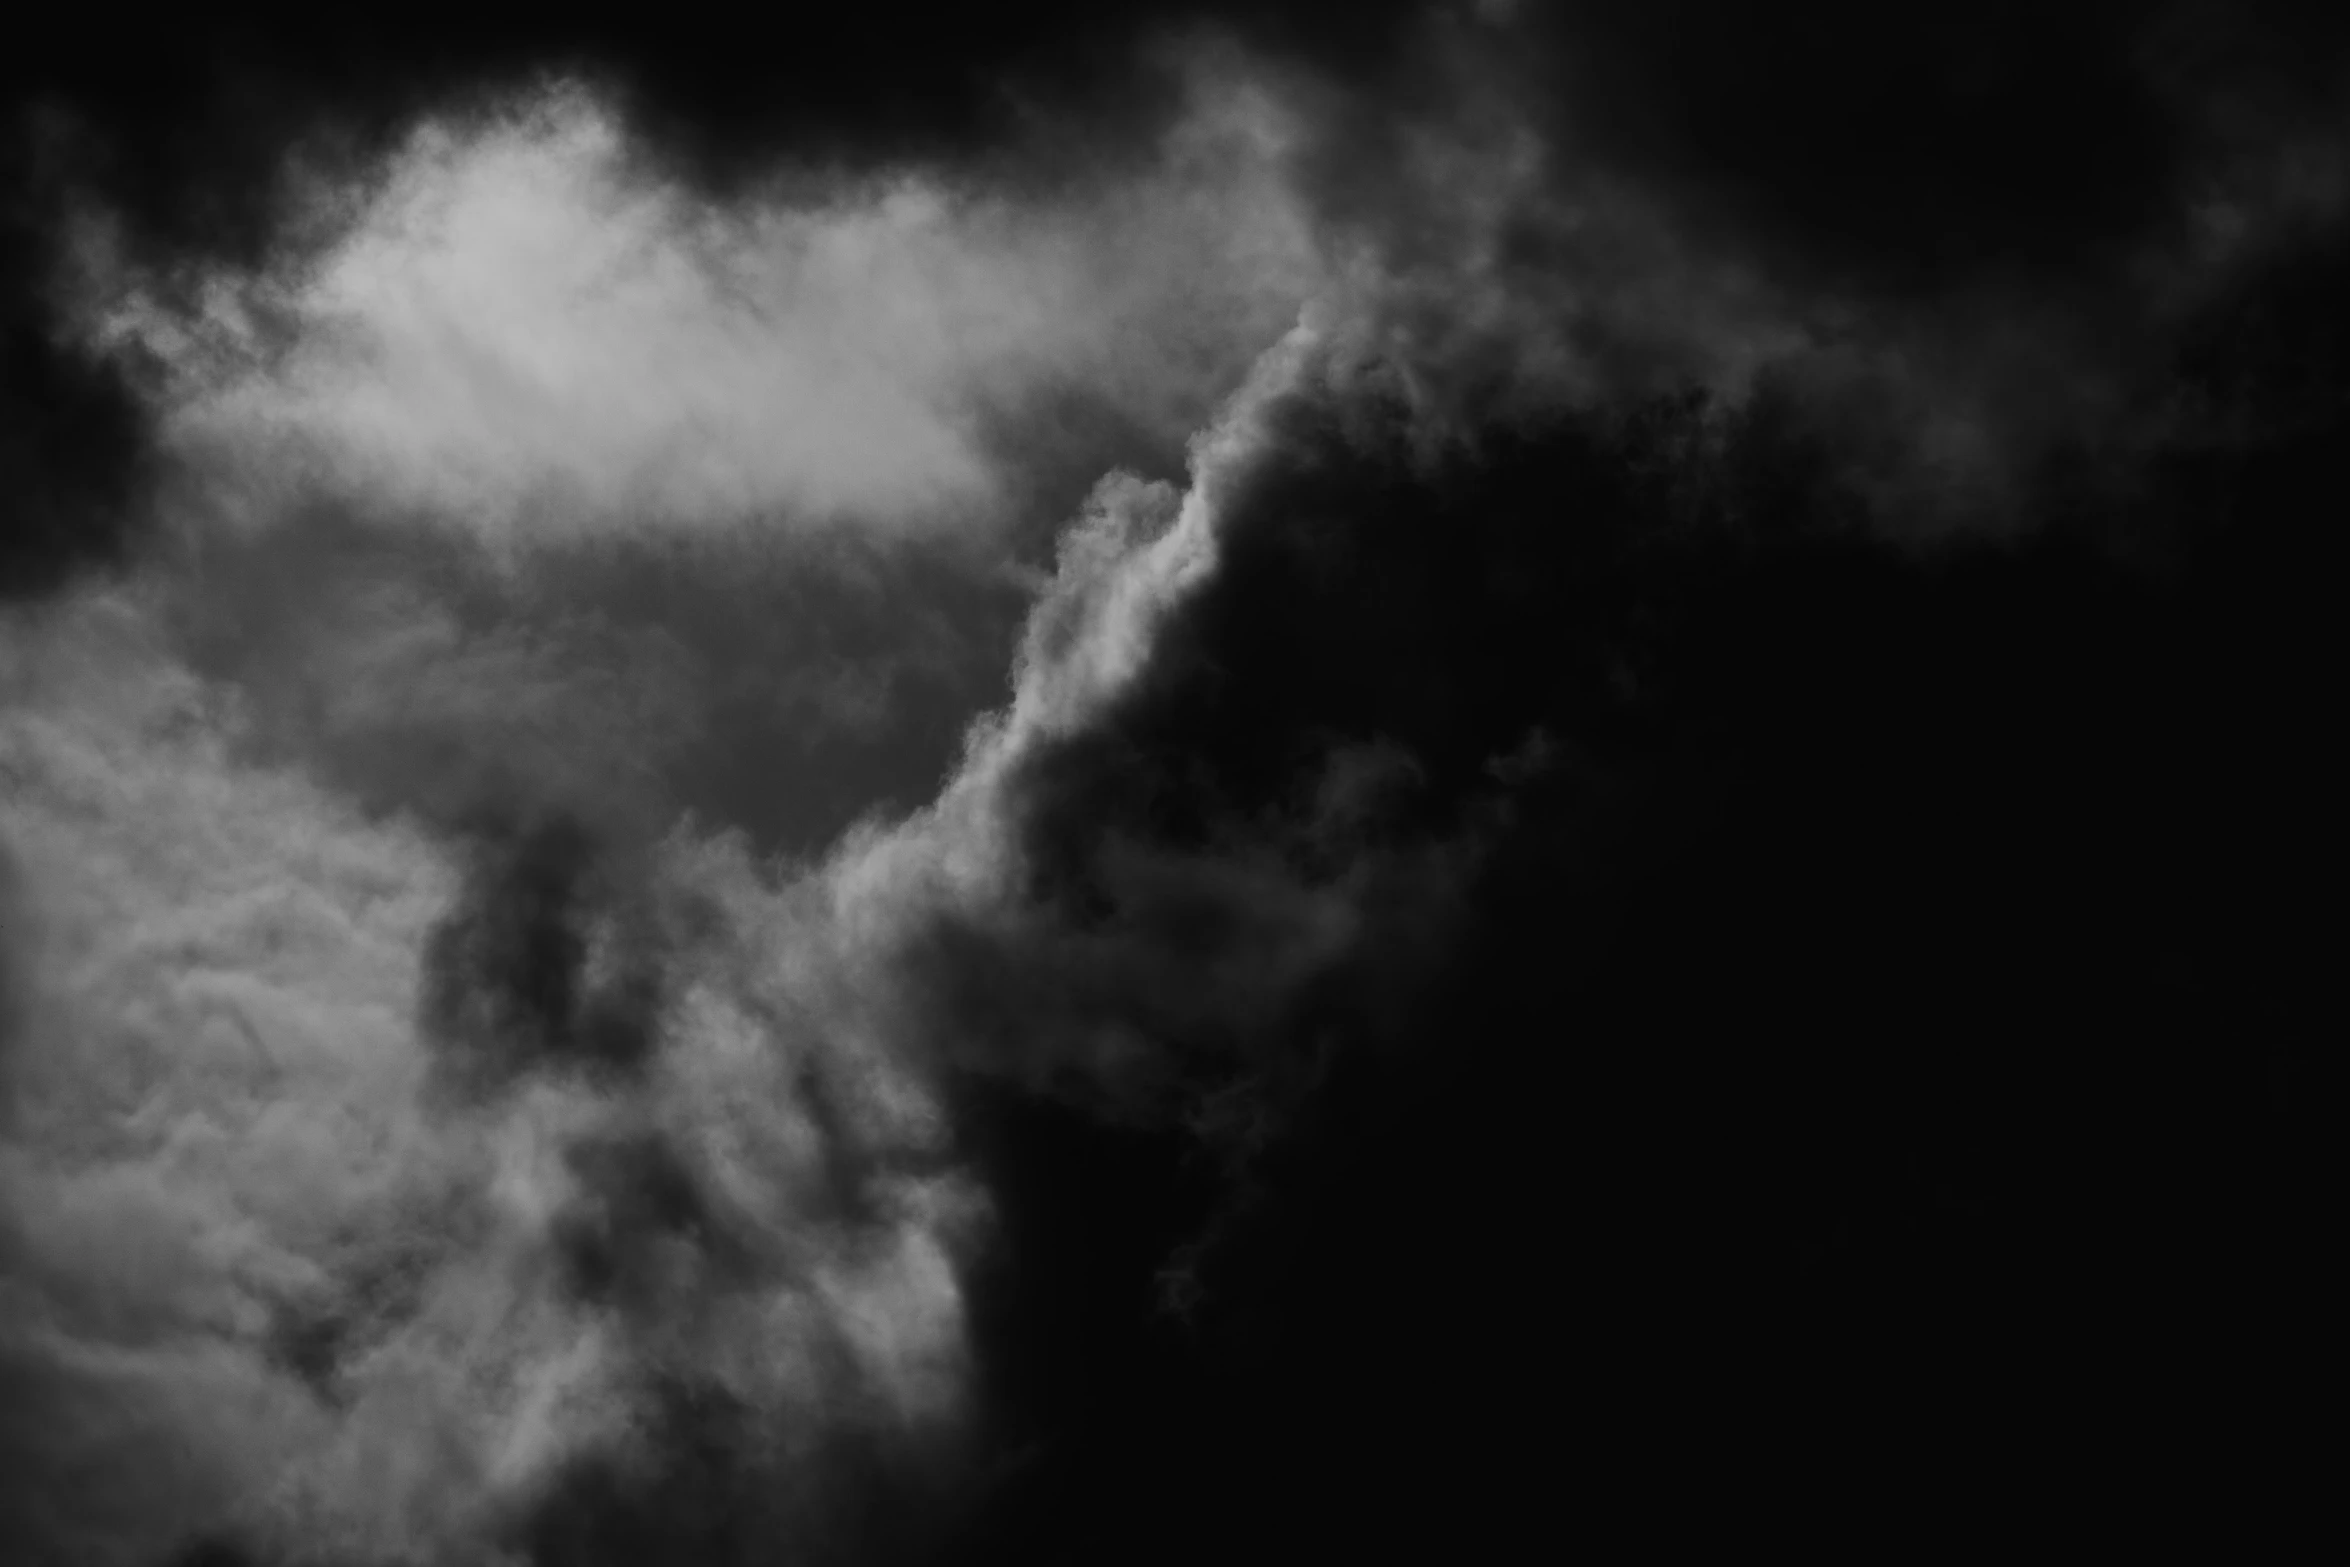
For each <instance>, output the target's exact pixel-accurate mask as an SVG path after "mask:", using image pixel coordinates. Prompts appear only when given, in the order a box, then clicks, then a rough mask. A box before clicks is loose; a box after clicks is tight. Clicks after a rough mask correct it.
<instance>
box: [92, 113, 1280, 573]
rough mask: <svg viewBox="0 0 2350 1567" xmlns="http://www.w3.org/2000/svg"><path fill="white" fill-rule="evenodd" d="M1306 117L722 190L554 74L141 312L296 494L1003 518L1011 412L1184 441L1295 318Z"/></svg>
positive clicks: (488, 505) (967, 523) (686, 520)
mask: <svg viewBox="0 0 2350 1567" xmlns="http://www.w3.org/2000/svg"><path fill="white" fill-rule="evenodd" d="M1281 134H1282V131H1281V124H1280V116H1279V113H1278V112H1277V110H1276V109H1275V107H1274V106H1273V105H1272V104H1271V103H1269V102H1267V101H1264V100H1262V99H1261V98H1252V97H1251V96H1249V95H1248V94H1245V93H1242V94H1224V95H1222V99H1221V101H1217V102H1211V103H1205V104H1203V105H1202V106H1201V108H1200V110H1199V111H1198V112H1197V113H1195V114H1194V115H1192V116H1190V117H1189V118H1187V119H1186V120H1185V121H1184V122H1183V124H1182V125H1181V126H1180V127H1179V129H1178V131H1177V133H1176V134H1175V135H1173V136H1172V137H1171V138H1170V139H1169V141H1168V142H1167V144H1166V145H1165V146H1164V147H1162V148H1161V149H1159V151H1158V153H1157V155H1156V157H1155V158H1154V159H1153V160H1152V162H1151V164H1150V166H1149V167H1147V168H1144V169H1142V170H1140V171H1137V172H1133V173H1129V174H1127V175H1126V176H1125V177H1123V178H1121V179H1118V180H1116V181H1111V180H1109V179H1107V178H1106V171H1091V170H1087V169H1085V168H1083V167H1082V166H1081V167H1079V168H1077V169H1075V170H1073V171H1069V172H1068V173H1066V174H1064V175H1063V176H1062V178H1063V180H1064V181H1065V182H1066V187H1067V188H1064V189H1062V190H1059V191H1054V190H1049V189H1048V190H1040V191H1035V192H1030V193H1023V191H1022V190H1021V189H1019V188H1018V186H1017V185H1016V184H1014V183H1012V182H1010V181H1008V180H999V181H998V182H997V185H998V186H999V187H1000V188H990V185H989V183H988V182H987V181H986V180H984V179H983V178H979V177H973V178H969V179H958V178H956V177H955V176H954V175H952V174H951V173H944V174H933V173H930V172H925V171H920V170H908V171H906V172H904V173H900V174H891V173H887V172H882V173H870V174H858V175H854V176H849V175H827V174H826V173H824V172H823V171H816V172H814V173H812V174H810V175H807V176H803V177H801V178H799V179H796V180H785V179H782V178H780V177H779V178H778V179H777V180H776V181H775V182H774V184H773V186H772V188H771V189H770V188H760V187H754V188H753V189H752V190H750V191H748V192H745V193H743V194H742V195H740V196H738V197H736V198H734V199H732V200H722V199H712V198H709V197H705V196H702V195H699V194H697V193H696V192H694V191H693V190H692V189H690V188H688V187H687V186H685V185H683V184H681V183H679V182H678V181H677V180H676V179H675V178H673V177H671V176H670V175H668V174H667V173H665V172H664V170H663V169H662V168H661V167H660V165H659V163H658V161H657V160H656V159H653V158H651V157H648V156H647V155H646V153H645V151H644V150H643V149H640V148H632V147H631V146H630V145H629V142H628V138H627V135H626V133H625V131H624V129H623V127H622V126H621V125H620V123H619V122H618V121H617V120H616V119H615V117H614V115H613V112H612V111H611V109H610V108H609V107H607V106H606V105H604V104H603V103H601V102H599V101H598V100H596V99H594V98H592V97H590V96H588V95H586V94H585V93H584V92H583V91H579V90H560V89H559V90H551V91H550V92H549V93H548V94H547V95H546V96H544V97H543V98H540V99H537V100H535V101H530V102H526V103H524V104H521V105H518V106H514V107H508V108H503V109H501V110H499V111H498V112H496V113H494V114H486V115H483V116H480V117H478V118H477V119H474V120H471V121H453V122H448V123H441V122H434V123H428V124H426V125H424V126H422V127H420V128H419V129H418V130H417V131H416V132H415V133H414V135H413V136H412V137H411V138H410V140H409V141H408V142H407V143H406V144H405V145H404V146H403V147H402V148H401V149H400V150H399V151H398V152H397V153H396V154H395V155H394V156H393V157H392V158H391V159H390V162H389V165H388V167H387V168H385V169H384V170H383V171H382V172H381V173H380V174H379V175H378V176H376V177H375V179H374V180H373V181H372V182H371V183H370V184H369V185H368V186H367V187H366V188H364V189H363V190H362V191H361V192H360V193H359V194H358V195H356V196H355V197H354V196H350V195H341V194H336V193H333V192H331V191H330V192H329V193H328V194H325V195H322V196H319V197H317V198H314V199H315V200H318V201H329V202H335V203H339V204H341V205H343V206H350V205H353V204H354V203H355V205H356V208H357V210H356V214H355V216H353V217H352V218H351V219H350V220H349V221H348V224H347V228H348V232H346V233H344V234H343V235H342V236H341V237H340V238H339V239H338V240H336V241H335V242H334V243H333V244H332V245H331V246H329V247H328V248H327V249H326V251H325V253H324V254H323V255H318V256H314V257H307V258H304V259H302V260H301V261H300V262H298V263H289V264H288V266H287V267H286V269H285V271H284V272H283V273H282V274H280V273H272V274H264V275H262V276H259V277H252V278H239V277H237V276H234V275H232V274H223V275H221V276H219V277H217V278H215V279H213V280H212V281H211V282H210V283H209V284H208V285H207V286H206V287H204V288H203V289H201V290H200V291H199V293H198V305H197V313H196V314H195V315H194V316H193V318H187V317H182V316H178V315H175V314H170V313H164V312H161V311H160V310H159V309H158V308H157V307H153V306H149V307H146V308H140V307H137V306H132V307H130V308H129V310H128V313H127V314H125V315H122V316H120V317H119V318H118V319H116V320H115V321H114V323H113V324H112V328H111V329H112V330H113V331H115V332H118V333H120V332H127V333H130V334H132V335H134V336H135V337H136V338H137V339H139V340H140V341H141V342H142V343H144V344H145V345H146V346H147V347H149V348H150V350H152V351H159V352H160V353H161V354H162V355H163V356H164V357H165V358H166V360H167V361H169V364H170V372H171V380H170V382H169V393H168V395H169V397H170V399H171V413H170V415H169V420H170V428H171V430H172V432H173V439H174V440H175V442H177V443H178V444H180V445H181V446H183V447H184V448H186V449H189V450H190V451H192V452H194V453H195V454H197V455H198V458H199V460H200V461H206V462H209V463H212V464H220V465H226V466H228V467H230V468H232V469H233V470H235V475H234V476H235V478H236V479H241V480H244V481H246V482H249V483H257V484H259V485H260V486H261V487H262V488H263V491H264V495H265V496H266V493H267V492H268V491H269V490H270V489H273V488H275V487H278V486H281V485H284V484H285V483H287V482H288V476H289V475H296V476H299V475H302V474H305V473H309V474H314V475H316V482H319V483H323V484H324V485H326V486H327V487H328V488H329V490H330V492H331V491H333V490H336V489H340V490H343V491H346V492H355V493H357V494H359V495H362V496H364V497H366V498H367V499H368V501H370V502H371V503H372V504H374V505H377V506H380V507H383V508H385V509H386V510H389V511H392V512H394V513H402V512H406V513H419V514H423V515H426V516H429V517H433V518H437V519H444V520H446V521H447V522H448V523H449V524H450V525H452V526H456V527H461V528H465V529H470V530H476V531H478V532H480V533H482V534H483V535H485V536H486V537H487V538H488V539H489V540H491V541H492V542H493V543H495V544H499V545H505V544H510V543H513V542H517V541H528V540H532V539H551V540H555V541H562V540H564V539H567V538H572V537H576V536H577V535H579V534H580V533H582V532H589V533H593V532H599V531H601V532H611V531H627V530H632V529H642V528H662V527H671V528H687V529H710V528H739V527H743V526H751V527H758V528H769V529H782V530H795V531H810V530H821V529H824V528H828V527H834V526H839V525H842V524H860V525H862V526H864V527H866V528H869V529H880V530H884V531H889V532H902V531H907V530H914V531H935V530H940V529H947V530H953V529H957V528H960V529H965V530H977V531H980V532H985V531H987V530H988V529H990V528H992V527H996V526H1000V525H1001V523H1002V521H1003V517H1002V513H1003V508H1004V505H1005V502H1006V500H1007V490H1008V488H1009V487H1010V481H1011V480H1012V478H1013V477H1014V475H1012V474H1010V473H1008V472H1007V471H1006V470H1005V466H1004V465H1005V462H1006V454H1005V453H1003V451H1002V450H1001V448H1000V441H1001V434H1002V431H1001V426H1002V425H1003V424H1004V423H1005V422H1006V421H1013V422H1015V423H1016V422H1018V421H1020V420H1022V419H1023V417H1024V416H1025V417H1033V415H1032V413H1031V408H1032V405H1034V404H1035V403H1037V402H1038V400H1040V399H1043V398H1045V397H1048V396H1050V395H1053V394H1056V393H1061V394H1066V393H1067V392H1069V391H1071V390H1081V391H1082V392H1083V393H1084V394H1085V395H1086V396H1088V397H1091V398H1094V399H1097V400H1101V401H1103V402H1106V403H1107V405H1108V406H1109V408H1110V409H1111V410H1112V411H1113V412H1114V413H1115V414H1117V415H1118V416H1120V417H1123V418H1126V419H1128V420H1131V421H1133V422H1135V423H1137V424H1139V425H1140V426H1141V427H1143V428H1144V429H1146V430H1147V431H1149V432H1151V433H1152V434H1154V435H1156V436H1157V437H1158V438H1160V439H1161V440H1167V439H1180V437H1181V436H1182V435H1183V434H1184V433H1186V432H1188V430H1189V429H1190V428H1191V426H1192V424H1193V423H1195V422H1196V421H1197V420H1198V419H1199V418H1200V417H1201V416H1202V415H1203V414H1204V412H1205V411H1206V409H1207V407H1208V406H1209V405H1210V404H1211V403H1212V401H1213V399H1214V397H1215V396H1216V394H1217V393H1218V391H1219V390H1220V389H1221V386H1220V383H1226V384H1228V380H1229V378H1230V377H1231V376H1232V375H1234V374H1236V373H1237V371H1238V369H1239V368H1240V367H1241V366H1243V365H1245V364H1246V362H1247V360H1248V358H1249V357H1251V356H1252V355H1253V353H1254V352H1255V351H1256V349H1257V348H1259V347H1261V346H1262V344H1263V343H1264V342H1266V341H1268V340H1269V339H1270V337H1271V336H1275V335H1278V333H1279V331H1280V330H1281V328H1282V326H1283V325H1284V324H1285V321H1284V317H1285V316H1287V315H1289V314H1291V313H1293V312H1294V310H1295V308H1296V304H1297V302H1298V300H1299V298H1300V297H1301V295H1302V293H1303V291H1304V290H1305V288H1306V287H1307V286H1308V285H1309V284H1310V282H1311V279H1312V275H1313V271H1314V269H1315V265H1316V259H1315V256H1314V253H1313V246H1312V241H1311V236H1310V234H1309V232H1308V230H1307V228H1306V227H1305V225H1304V222H1303V219H1302V217H1301V215H1300V214H1299V213H1298V212H1297V211H1296V210H1295V208H1294V204H1293V202H1292V200H1291V198H1290V197H1289V196H1288V194H1287V192H1286V190H1285V188H1284V185H1283V183H1282V181H1281V178H1280V168H1279V161H1278V160H1279V152H1280V138H1281ZM295 482H297V483H299V482H300V481H299V479H298V478H297V479H296V480H295ZM246 499H247V501H248V503H250V501H251V499H252V498H251V497H246Z"/></svg>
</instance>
